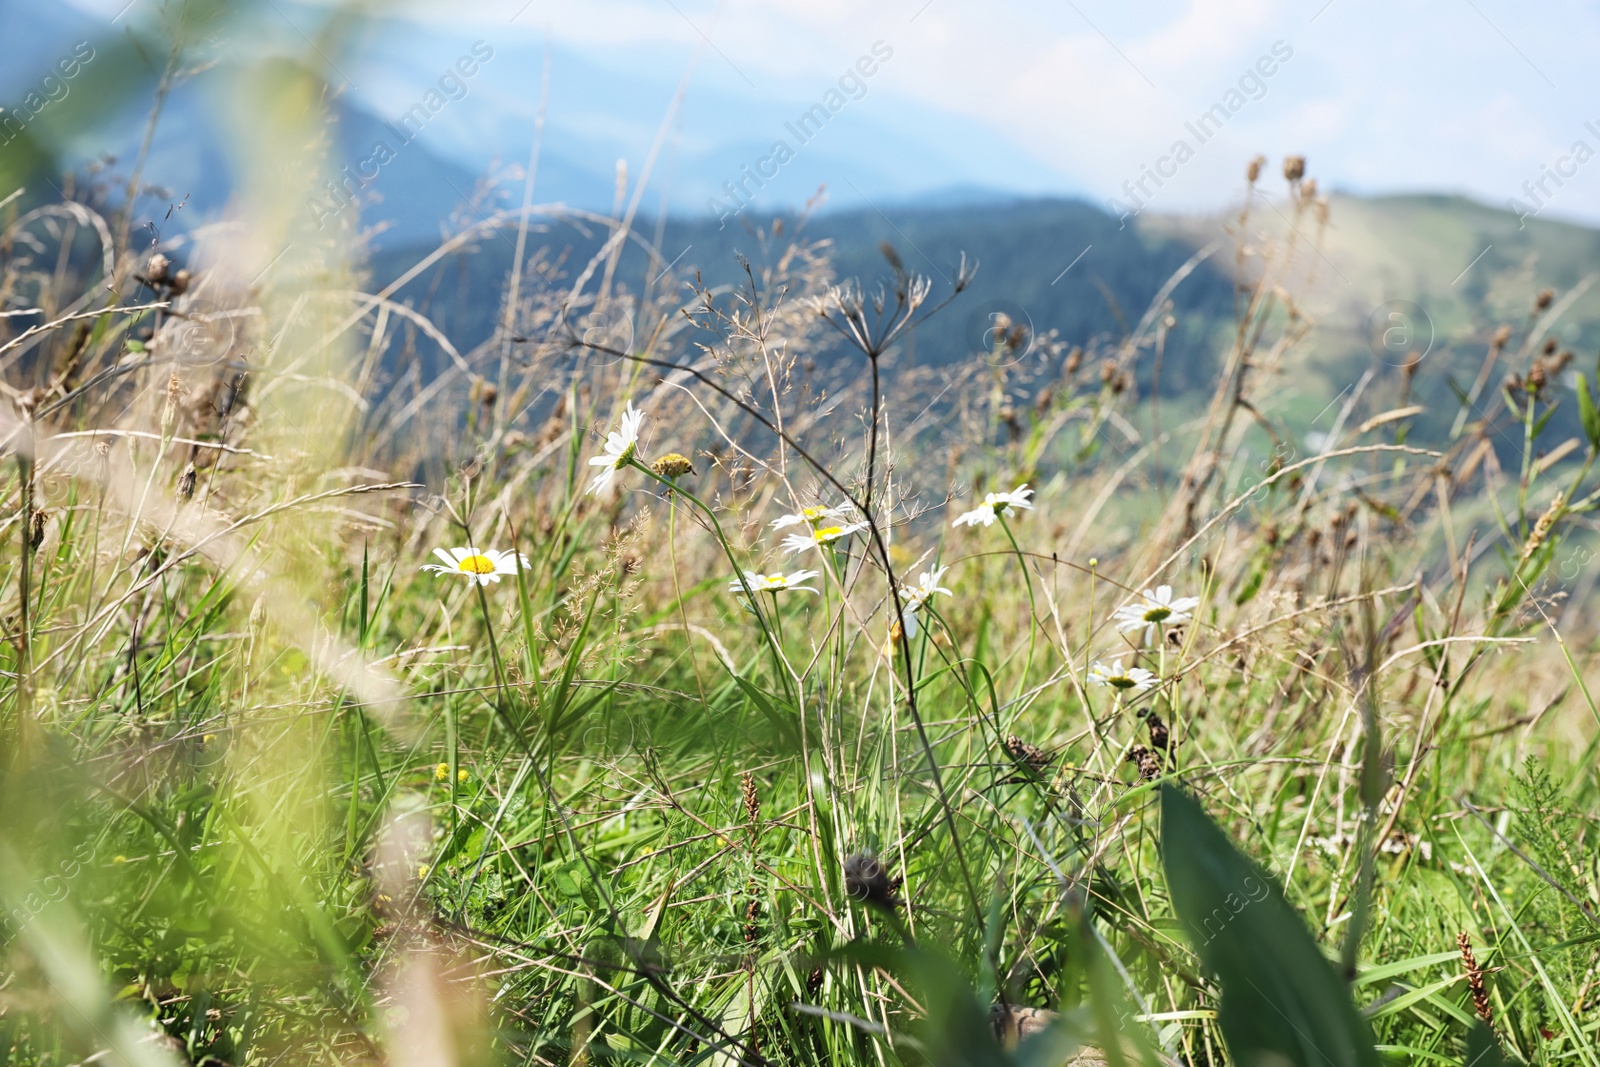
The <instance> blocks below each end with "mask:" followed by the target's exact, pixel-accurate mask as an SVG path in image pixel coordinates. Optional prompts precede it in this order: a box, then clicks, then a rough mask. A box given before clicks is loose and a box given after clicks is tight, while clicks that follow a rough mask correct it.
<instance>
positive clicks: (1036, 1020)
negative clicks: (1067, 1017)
mask: <svg viewBox="0 0 1600 1067" xmlns="http://www.w3.org/2000/svg"><path fill="white" fill-rule="evenodd" d="M1055 1018H1056V1013H1055V1012H1053V1011H1047V1010H1046V1009H1044V1008H1022V1007H1017V1006H1015V1005H1012V1004H996V1005H995V1006H994V1007H992V1008H990V1009H989V1023H990V1025H991V1026H993V1027H994V1036H995V1037H996V1038H998V1039H999V1040H1000V1043H1001V1044H1002V1045H1004V1046H1005V1047H1006V1048H1016V1047H1017V1043H1018V1042H1019V1041H1021V1040H1022V1039H1024V1038H1028V1037H1032V1036H1033V1035H1034V1034H1037V1033H1039V1032H1040V1031H1041V1030H1043V1029H1045V1028H1046V1027H1048V1026H1049V1025H1050V1024H1051V1023H1052V1022H1054V1021H1055ZM1080 1062H1083V1061H1080Z"/></svg>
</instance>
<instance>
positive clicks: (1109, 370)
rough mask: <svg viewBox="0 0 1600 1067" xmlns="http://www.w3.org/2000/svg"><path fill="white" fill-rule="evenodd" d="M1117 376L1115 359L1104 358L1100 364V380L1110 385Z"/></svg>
mask: <svg viewBox="0 0 1600 1067" xmlns="http://www.w3.org/2000/svg"><path fill="white" fill-rule="evenodd" d="M1116 376H1117V363H1116V361H1115V360H1111V359H1108V360H1105V361H1104V362H1102V363H1101V364H1100V380H1101V381H1102V382H1104V383H1106V384H1107V385H1110V384H1111V382H1112V380H1113V379H1114V378H1116Z"/></svg>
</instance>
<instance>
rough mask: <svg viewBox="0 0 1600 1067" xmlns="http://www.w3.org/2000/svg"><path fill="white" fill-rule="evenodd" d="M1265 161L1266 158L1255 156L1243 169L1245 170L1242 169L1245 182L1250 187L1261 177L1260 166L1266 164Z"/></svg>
mask: <svg viewBox="0 0 1600 1067" xmlns="http://www.w3.org/2000/svg"><path fill="white" fill-rule="evenodd" d="M1266 161H1267V157H1266V156H1257V157H1256V158H1254V159H1252V160H1251V161H1250V165H1249V166H1247V167H1245V169H1244V177H1245V180H1246V181H1248V182H1249V183H1250V184H1251V185H1254V184H1255V183H1256V181H1257V180H1258V179H1259V178H1260V177H1261V167H1262V164H1264V163H1266Z"/></svg>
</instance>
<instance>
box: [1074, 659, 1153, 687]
mask: <svg viewBox="0 0 1600 1067" xmlns="http://www.w3.org/2000/svg"><path fill="white" fill-rule="evenodd" d="M1089 684H1090V685H1109V686H1110V687H1111V688H1113V689H1116V690H1118V691H1120V692H1127V691H1128V690H1130V689H1131V690H1133V691H1134V692H1135V693H1142V692H1144V691H1145V690H1146V689H1149V688H1150V687H1151V686H1153V685H1155V684H1156V676H1155V674H1154V673H1153V672H1151V671H1147V670H1145V669H1144V668H1143V667H1128V668H1126V669H1124V668H1123V666H1122V661H1121V660H1120V659H1116V660H1112V661H1111V666H1109V667H1107V666H1106V665H1105V664H1104V663H1101V662H1099V661H1098V660H1096V661H1095V664H1094V666H1092V667H1090V668H1089Z"/></svg>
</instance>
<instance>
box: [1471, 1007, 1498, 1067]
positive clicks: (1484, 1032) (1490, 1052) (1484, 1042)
mask: <svg viewBox="0 0 1600 1067" xmlns="http://www.w3.org/2000/svg"><path fill="white" fill-rule="evenodd" d="M1467 1065H1468V1067H1506V1057H1505V1053H1503V1052H1501V1051H1500V1042H1498V1041H1496V1040H1495V1038H1494V1033H1493V1031H1491V1030H1490V1029H1489V1028H1488V1026H1486V1025H1484V1022H1483V1020H1482V1019H1479V1020H1478V1021H1477V1022H1475V1023H1473V1024H1472V1029H1471V1030H1470V1031H1469V1032H1468V1033H1467Z"/></svg>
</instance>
